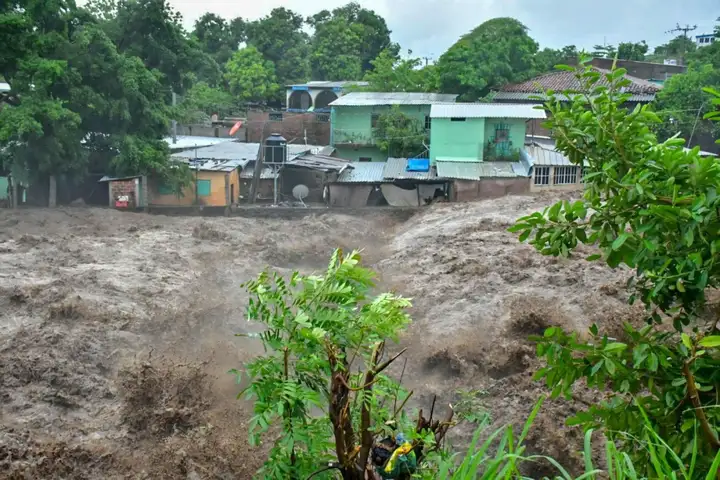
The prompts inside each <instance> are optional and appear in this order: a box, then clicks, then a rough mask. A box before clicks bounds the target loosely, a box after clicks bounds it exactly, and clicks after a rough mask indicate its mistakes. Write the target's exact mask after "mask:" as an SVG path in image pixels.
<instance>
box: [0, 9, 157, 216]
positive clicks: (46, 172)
mask: <svg viewBox="0 0 720 480" xmlns="http://www.w3.org/2000/svg"><path fill="white" fill-rule="evenodd" d="M0 24H3V25H7V26H9V27H10V28H8V29H0V30H2V31H3V32H7V31H11V32H12V35H13V37H14V45H15V47H14V48H13V49H10V53H11V54H9V55H3V57H2V60H1V62H0V73H1V74H2V76H3V77H4V78H5V79H6V81H7V82H8V83H9V84H10V86H11V95H10V96H9V98H11V99H12V104H11V107H9V108H2V109H0V142H2V143H4V144H6V145H8V149H9V151H10V155H9V156H10V158H11V162H12V165H11V169H12V170H13V171H16V172H24V176H26V178H28V179H29V180H33V181H36V182H42V181H43V180H46V179H47V178H48V177H53V176H56V175H60V174H68V175H70V176H71V177H78V176H80V175H81V174H83V173H84V171H85V169H86V167H87V165H88V158H89V154H93V155H94V156H95V157H98V156H99V157H100V158H103V159H104V161H103V162H101V164H100V167H101V168H103V169H105V170H106V171H107V172H108V173H113V172H117V173H132V174H142V173H157V174H160V175H165V174H168V168H169V161H168V149H167V145H165V143H164V142H162V141H161V140H160V139H161V137H162V136H163V134H164V133H165V132H166V131H167V127H168V115H169V109H168V107H167V106H166V104H165V102H164V100H163V92H164V88H163V86H162V84H161V83H160V81H159V76H158V75H157V74H156V73H154V72H151V71H149V70H148V69H147V68H146V67H145V66H144V65H143V63H142V62H141V61H140V60H139V59H138V58H136V57H131V56H126V55H123V54H122V53H119V52H118V51H117V49H116V47H115V45H114V43H113V42H112V41H111V40H110V39H109V38H108V37H107V35H106V34H105V32H104V31H103V30H101V29H100V28H98V26H97V25H96V24H95V23H94V20H93V17H91V16H90V15H88V14H87V13H86V12H84V11H82V10H78V9H77V8H75V6H74V4H73V3H72V2H65V1H62V0H58V1H55V2H51V3H50V4H48V2H21V3H18V4H10V5H8V4H5V5H4V6H3V7H2V8H1V9H0ZM38 26H43V28H38ZM0 35H1V34H0ZM129 145H132V146H134V148H133V149H132V150H134V152H141V153H142V154H141V155H137V154H135V153H133V151H131V149H129V148H125V147H127V146H129ZM50 200H51V201H50V203H51V204H53V203H54V199H52V198H51V199H50Z"/></svg>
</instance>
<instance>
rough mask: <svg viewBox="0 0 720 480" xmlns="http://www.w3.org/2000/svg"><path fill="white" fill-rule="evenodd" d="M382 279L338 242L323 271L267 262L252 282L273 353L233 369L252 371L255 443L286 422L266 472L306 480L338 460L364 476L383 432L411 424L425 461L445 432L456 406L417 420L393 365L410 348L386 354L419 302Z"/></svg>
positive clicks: (358, 479) (351, 477)
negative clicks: (282, 270)
mask: <svg viewBox="0 0 720 480" xmlns="http://www.w3.org/2000/svg"><path fill="white" fill-rule="evenodd" d="M373 279H374V273H373V272H372V271H370V270H367V269H365V268H362V267H361V266H360V256H359V254H358V253H357V252H352V253H351V254H349V255H345V256H343V254H342V252H341V251H339V250H336V251H335V252H334V253H333V255H332V257H331V260H330V264H329V266H328V268H327V270H326V271H325V272H324V273H322V274H319V275H301V274H299V273H298V272H294V273H293V274H292V275H291V276H290V277H289V278H283V277H282V276H280V275H278V274H269V273H267V272H264V273H262V274H261V275H260V276H259V277H258V278H257V279H256V280H254V281H251V282H249V283H248V284H247V285H246V288H247V290H248V291H249V292H250V294H251V297H252V298H251V301H250V304H249V307H248V317H249V318H250V319H251V320H254V321H257V322H259V323H261V324H262V325H263V326H264V327H265V328H264V331H263V333H261V334H259V335H257V336H258V337H259V338H260V340H261V341H262V343H263V347H264V349H265V352H266V353H265V355H263V356H260V357H258V358H257V359H255V360H253V361H251V362H249V363H248V364H247V365H246V366H245V368H244V369H243V371H238V370H234V371H233V373H235V374H236V375H238V377H240V378H239V380H240V379H242V378H244V377H247V378H248V380H249V386H248V387H247V388H246V389H245V393H246V395H247V396H248V397H249V398H251V399H253V400H254V410H255V415H254V417H253V419H252V420H251V422H250V438H251V443H252V444H257V443H258V442H259V441H260V439H261V437H262V435H263V434H266V433H267V432H268V431H269V430H270V429H271V428H272V427H273V426H275V425H277V426H279V427H281V432H282V434H281V436H280V437H279V438H277V435H276V434H273V437H274V438H276V440H275V441H274V443H273V446H272V449H271V451H270V455H269V458H268V460H267V462H266V463H265V465H264V467H263V468H262V469H261V470H260V471H259V472H258V478H264V479H278V478H284V479H298V480H305V479H306V478H309V476H310V475H311V474H312V473H313V472H315V471H319V470H323V467H324V466H326V465H328V462H330V461H331V460H335V462H334V463H332V466H333V468H335V469H337V470H339V471H340V473H341V474H342V478H343V479H345V480H363V479H365V478H368V477H367V476H366V475H367V474H370V475H372V473H371V471H370V465H369V459H370V453H371V448H372V447H373V445H374V442H375V438H376V437H379V438H383V437H385V436H387V435H392V436H395V434H396V433H397V432H402V433H404V434H405V435H406V436H407V438H408V440H409V441H411V442H414V444H415V447H414V449H413V456H415V457H416V459H417V460H418V461H422V459H423V456H424V455H425V454H427V453H428V452H429V451H431V450H433V449H434V448H436V445H438V444H439V443H440V442H441V441H442V438H443V436H444V435H445V432H447V429H448V428H449V426H450V420H451V418H452V412H451V413H450V416H449V417H448V418H447V420H446V421H445V422H438V423H437V424H434V425H432V426H431V425H430V424H431V423H434V422H432V421H431V420H426V419H423V418H422V417H420V418H419V421H418V422H412V423H411V422H409V421H408V419H407V416H406V415H404V414H403V411H404V409H403V407H404V404H405V402H406V400H407V399H408V397H409V395H408V393H406V392H404V391H403V389H402V388H400V386H399V385H398V384H397V383H396V382H395V381H393V380H391V379H390V378H389V377H387V376H386V375H385V373H384V372H385V369H386V368H387V367H388V366H389V365H390V364H391V363H392V362H393V361H394V360H396V359H397V358H398V357H399V356H400V355H402V353H403V352H404V350H401V351H399V352H398V353H396V354H394V355H388V357H384V355H385V349H386V342H387V343H389V342H397V341H398V335H399V334H400V332H401V331H402V330H404V329H405V328H406V327H407V325H408V324H409V323H410V317H409V315H408V314H407V309H408V308H409V307H410V302H409V301H408V300H407V299H405V298H402V297H400V296H397V295H394V294H390V293H383V294H380V295H377V296H374V297H373V296H371V291H372V289H373V287H374V284H373ZM361 365H362V366H361ZM359 369H360V370H359ZM362 369H365V371H362ZM313 410H319V411H321V412H323V413H321V414H316V413H313ZM418 430H419V431H418ZM324 470H327V468H325V469H324ZM324 478H327V477H324ZM401 478H409V476H406V477H401Z"/></svg>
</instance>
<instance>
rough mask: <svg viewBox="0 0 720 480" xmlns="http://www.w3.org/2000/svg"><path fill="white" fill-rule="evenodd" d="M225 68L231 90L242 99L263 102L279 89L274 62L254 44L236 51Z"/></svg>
mask: <svg viewBox="0 0 720 480" xmlns="http://www.w3.org/2000/svg"><path fill="white" fill-rule="evenodd" d="M225 70H226V72H225V79H226V80H227V82H228V85H229V87H230V92H231V93H232V94H233V95H235V96H236V97H237V98H239V99H240V100H243V101H253V102H261V101H263V100H264V99H266V98H269V97H272V96H273V95H274V94H275V93H276V92H277V91H278V84H277V83H276V77H275V68H274V66H273V64H272V62H270V61H267V60H265V59H264V58H263V56H262V54H261V53H260V52H259V51H258V49H257V48H255V47H254V46H252V45H251V46H249V47H246V48H243V49H242V50H238V51H237V52H235V54H233V56H232V58H231V59H230V60H229V61H228V63H227V65H226V67H225Z"/></svg>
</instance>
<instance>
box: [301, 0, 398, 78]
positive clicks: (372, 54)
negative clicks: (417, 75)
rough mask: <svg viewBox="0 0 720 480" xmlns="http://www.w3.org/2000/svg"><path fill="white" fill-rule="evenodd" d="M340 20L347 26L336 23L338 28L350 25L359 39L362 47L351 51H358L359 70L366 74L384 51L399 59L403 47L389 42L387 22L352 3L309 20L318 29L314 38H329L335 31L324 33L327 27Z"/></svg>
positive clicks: (321, 13)
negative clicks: (325, 25) (324, 27)
mask: <svg viewBox="0 0 720 480" xmlns="http://www.w3.org/2000/svg"><path fill="white" fill-rule="evenodd" d="M340 19H342V20H344V22H341V21H339V22H335V24H336V25H350V26H351V27H352V28H353V31H354V32H355V34H357V36H358V37H359V45H357V46H356V47H354V49H353V50H352V51H353V52H356V51H357V55H359V57H360V63H361V66H360V68H361V70H362V71H363V72H365V71H368V70H370V69H371V68H373V65H372V62H373V60H375V58H377V57H378V56H379V55H380V53H381V52H383V51H387V52H389V53H390V54H391V55H392V56H394V57H395V58H397V55H398V52H399V51H400V46H399V45H398V44H396V43H393V42H392V40H391V39H390V33H391V32H390V29H389V28H388V26H387V23H386V22H385V19H384V18H383V17H381V16H380V15H378V14H377V13H375V12H374V11H373V10H369V9H367V8H362V7H361V6H360V4H359V3H357V2H350V3H348V4H347V5H345V6H342V7H340V8H336V9H334V10H333V11H332V13H331V12H329V11H327V10H323V11H321V12H319V13H317V14H315V15H313V16H312V17H310V18H308V20H307V22H308V24H310V25H311V26H312V27H314V28H315V36H318V34H320V35H328V34H329V31H332V30H333V29H330V30H326V29H323V25H324V24H326V23H328V22H333V21H337V20H340ZM327 40H329V39H326V41H327ZM313 43H316V42H313Z"/></svg>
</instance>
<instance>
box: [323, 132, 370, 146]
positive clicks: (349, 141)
mask: <svg viewBox="0 0 720 480" xmlns="http://www.w3.org/2000/svg"><path fill="white" fill-rule="evenodd" d="M333 142H334V143H335V145H375V140H374V139H373V138H372V136H371V135H367V134H364V133H360V132H346V131H341V130H333Z"/></svg>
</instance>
